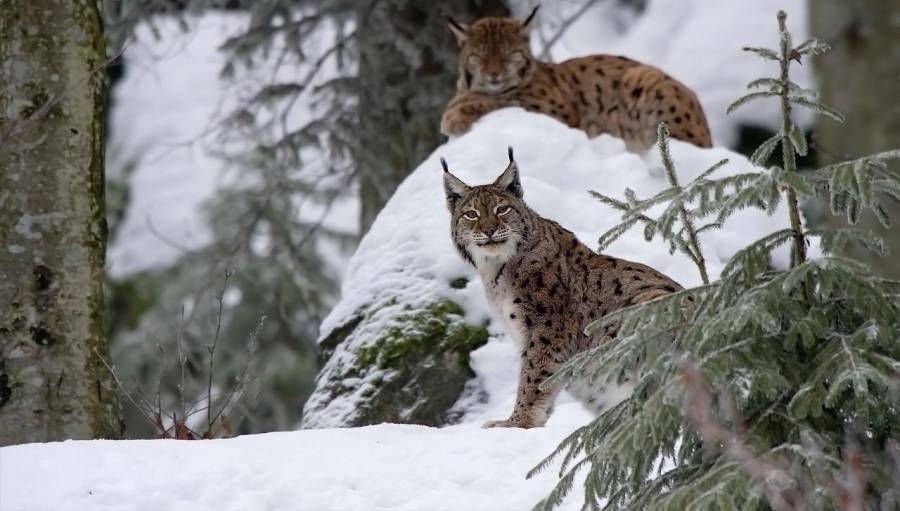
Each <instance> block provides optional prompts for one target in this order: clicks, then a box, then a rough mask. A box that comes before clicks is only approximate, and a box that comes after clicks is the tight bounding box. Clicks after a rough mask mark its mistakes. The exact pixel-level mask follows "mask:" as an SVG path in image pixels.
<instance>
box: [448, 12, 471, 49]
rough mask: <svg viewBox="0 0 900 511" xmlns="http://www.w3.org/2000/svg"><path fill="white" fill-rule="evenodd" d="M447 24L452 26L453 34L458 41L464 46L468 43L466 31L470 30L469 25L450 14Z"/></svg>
mask: <svg viewBox="0 0 900 511" xmlns="http://www.w3.org/2000/svg"><path fill="white" fill-rule="evenodd" d="M447 26H448V27H450V31H451V32H453V36H454V37H456V42H457V43H458V44H459V46H460V47H462V46H463V45H464V44H465V43H466V31H467V30H468V27H466V26H465V25H463V24H462V23H459V22H457V21H456V20H455V19H453V18H451V17H450V16H447Z"/></svg>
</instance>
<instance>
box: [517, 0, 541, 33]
mask: <svg viewBox="0 0 900 511" xmlns="http://www.w3.org/2000/svg"><path fill="white" fill-rule="evenodd" d="M540 8H541V4H537V5H536V6H535V7H534V10H532V11H531V14H529V15H528V17H527V18H525V21H523V22H522V28H525V27H527V26H528V24H529V23H531V20H533V19H534V15H535V14H537V12H538V9H540Z"/></svg>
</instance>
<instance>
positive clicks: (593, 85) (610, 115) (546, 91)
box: [441, 8, 712, 151]
mask: <svg viewBox="0 0 900 511" xmlns="http://www.w3.org/2000/svg"><path fill="white" fill-rule="evenodd" d="M536 12H537V8H535V10H534V11H533V12H532V13H531V15H530V16H528V18H527V19H526V20H525V21H524V22H520V21H518V20H515V19H511V18H484V19H482V20H479V21H478V22H476V23H475V24H473V25H472V26H469V27H466V26H464V25H460V24H459V23H457V22H455V21H453V19H452V18H448V22H449V25H450V29H451V30H452V31H453V33H454V34H455V35H456V38H457V40H458V42H459V44H460V55H459V80H458V81H457V85H456V96H455V97H454V98H453V99H452V100H450V103H449V104H448V105H447V108H446V109H445V110H444V116H443V119H441V132H442V133H443V134H445V135H448V136H454V135H460V134H462V133H465V132H466V131H468V130H469V128H470V127H471V126H472V123H473V122H475V121H476V120H477V119H479V118H480V117H481V116H483V115H485V114H487V113H488V112H492V111H494V110H497V109H499V108H504V107H508V106H519V107H522V108H525V109H526V110H530V111H532V112H540V113H544V114H547V115H549V116H551V117H554V118H556V119H558V120H559V121H561V122H564V123H566V124H568V125H569V126H571V127H573V128H579V129H581V130H584V131H585V132H587V134H588V136H590V137H594V136H597V135H600V134H602V133H608V134H610V135H613V136H616V137H620V138H622V139H623V140H625V144H626V146H627V147H628V149H629V150H630V151H641V150H644V149H647V148H648V147H650V146H652V145H653V144H654V143H655V142H656V126H657V125H658V124H659V123H660V122H665V123H667V124H668V125H669V130H670V131H671V134H672V136H673V137H675V138H677V139H680V140H683V141H686V142H691V143H693V144H694V145H697V146H699V147H710V146H711V145H712V141H711V138H710V134H709V127H708V126H707V124H706V117H705V116H704V114H703V108H702V107H701V106H700V102H699V101H698V100H697V96H696V95H695V94H694V93H693V92H692V91H691V90H690V89H688V88H687V87H686V86H685V85H684V84H682V83H681V82H679V81H678V80H675V79H674V78H672V77H671V76H668V75H666V74H665V73H663V72H662V71H660V70H659V69H657V68H655V67H652V66H648V65H645V64H641V63H639V62H636V61H634V60H631V59H628V58H625V57H619V56H613V55H592V56H589V57H581V58H575V59H570V60H567V61H565V62H561V63H559V64H553V63H549V62H541V61H540V60H537V59H536V58H535V57H534V56H533V55H532V54H531V50H530V48H529V45H528V25H529V23H530V22H531V20H532V18H533V17H534V15H535V13H536Z"/></svg>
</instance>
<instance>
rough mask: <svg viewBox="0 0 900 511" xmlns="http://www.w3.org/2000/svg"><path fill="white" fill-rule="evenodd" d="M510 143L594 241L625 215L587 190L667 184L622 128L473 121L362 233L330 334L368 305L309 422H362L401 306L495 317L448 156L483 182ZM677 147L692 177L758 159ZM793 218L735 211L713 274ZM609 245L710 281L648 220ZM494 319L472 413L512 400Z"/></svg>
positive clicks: (468, 404)
mask: <svg viewBox="0 0 900 511" xmlns="http://www.w3.org/2000/svg"><path fill="white" fill-rule="evenodd" d="M507 146H512V147H513V148H514V149H515V154H516V160H517V162H518V163H519V168H520V172H521V178H522V185H523V187H524V190H525V201H526V203H528V205H529V206H531V208H532V209H534V210H535V211H536V212H537V213H539V214H541V215H543V216H545V217H547V218H550V219H552V220H556V221H558V222H559V223H560V224H562V225H563V226H564V227H566V228H567V229H569V230H571V231H573V232H574V233H575V234H576V235H577V236H578V238H579V239H580V240H582V242H584V243H586V244H587V245H588V246H593V247H595V246H596V241H595V240H597V239H598V237H599V236H600V234H601V233H603V232H605V231H606V230H608V229H610V228H611V227H613V226H614V225H615V224H616V223H617V222H618V220H619V218H620V215H619V214H617V213H615V212H614V211H613V210H612V209H611V208H609V207H607V206H604V205H602V204H601V203H599V202H598V201H596V200H595V199H593V198H591V197H590V196H589V194H588V193H587V191H588V190H591V189H592V190H597V191H600V192H603V193H605V194H608V195H613V196H618V197H621V196H622V193H623V190H624V189H625V188H626V187H628V188H631V189H632V190H634V191H635V192H636V193H637V195H638V196H639V197H648V196H650V195H651V194H654V193H656V192H658V191H660V190H662V189H664V188H665V187H666V186H667V185H666V181H665V177H664V173H663V170H662V166H661V163H660V160H659V155H658V153H657V152H656V151H655V150H654V151H650V152H649V153H648V154H646V155H636V154H631V153H628V152H626V151H625V147H624V144H623V143H622V141H621V140H619V139H616V138H613V137H609V136H601V137H598V138H594V139H589V138H588V137H587V136H586V135H585V134H584V133H583V132H582V131H580V130H575V129H571V128H569V127H567V126H565V125H563V124H562V123H559V122H557V121H556V120H554V119H551V118H550V117H548V116H544V115H540V114H534V113H529V112H526V111H524V110H522V109H519V108H510V109H504V110H500V111H497V112H494V113H491V114H489V115H487V116H485V117H484V118H482V119H481V120H479V121H478V122H477V123H476V124H475V126H474V128H473V129H472V131H470V132H469V133H467V134H466V135H464V136H462V137H459V138H457V139H455V140H452V141H450V142H448V143H447V144H445V145H443V146H441V147H439V148H438V149H437V150H436V151H435V152H434V153H433V154H432V155H431V156H429V158H428V159H426V160H425V161H424V162H423V163H422V164H421V165H420V166H419V167H418V168H417V169H416V170H415V171H414V172H413V173H412V174H411V175H410V176H409V177H408V178H407V179H406V181H404V182H403V184H401V186H400V187H399V188H398V189H397V192H396V193H395V194H394V196H393V197H392V198H391V200H390V201H389V202H388V204H387V205H386V207H385V208H384V209H383V210H382V212H381V213H380V214H379V216H378V218H377V219H376V221H375V223H374V225H373V226H372V228H371V230H370V231H369V233H368V234H367V235H366V237H365V238H364V239H363V240H362V242H361V244H360V246H359V249H358V250H357V252H356V254H355V255H354V256H353V258H352V259H351V261H350V264H349V267H348V268H347V272H346V276H345V279H344V282H343V286H342V298H341V300H340V302H339V303H338V304H337V306H336V307H335V308H334V309H333V310H332V312H331V314H330V315H329V316H328V317H327V318H326V319H325V321H324V323H323V324H322V329H321V332H322V339H329V338H330V336H331V334H332V332H335V331H338V330H339V329H341V328H346V325H348V324H354V323H356V322H358V321H359V318H360V317H361V316H360V315H361V311H369V312H365V313H364V315H365V319H364V320H362V323H361V324H359V325H358V326H356V327H355V330H354V332H353V334H352V335H350V336H349V337H347V338H346V340H345V341H343V342H342V343H340V344H338V345H337V346H328V347H327V349H328V350H332V349H333V350H334V354H333V355H332V356H331V357H330V358H329V359H328V361H327V363H326V365H325V366H324V368H323V369H322V371H321V372H320V375H319V379H318V380H317V384H318V387H317V390H316V392H314V394H313V396H312V397H311V398H310V400H309V401H308V402H307V405H306V408H305V410H304V419H303V420H304V426H306V427H339V426H346V425H352V424H355V423H354V422H353V420H352V419H353V417H354V414H356V413H357V411H358V410H360V409H363V408H365V407H366V406H368V403H367V399H368V397H369V396H370V395H371V393H372V392H373V389H374V388H377V386H378V385H379V382H380V381H382V380H383V379H384V378H385V372H384V370H380V369H377V368H376V369H371V368H367V367H363V365H362V364H360V363H359V356H358V354H359V353H360V351H361V350H365V349H367V348H369V347H370V346H371V345H372V343H373V342H374V340H375V339H376V338H378V336H379V335H380V334H381V332H384V331H385V330H388V329H389V328H391V322H392V321H393V320H394V319H395V318H396V317H397V314H399V313H400V311H416V310H423V309H424V308H425V307H427V306H428V305H429V304H433V303H436V302H441V301H446V300H449V301H451V302H453V303H455V304H458V305H459V306H460V307H461V308H462V309H463V310H464V312H465V318H466V320H467V321H469V322H470V323H471V324H473V325H479V324H483V323H484V322H486V321H489V309H488V306H487V302H486V299H485V297H484V289H483V287H482V284H481V282H480V281H479V279H478V277H477V274H476V273H475V271H474V269H473V268H471V267H469V266H467V265H466V264H465V263H463V262H462V260H461V259H460V258H459V256H458V254H457V253H456V251H455V250H454V248H453V246H452V244H451V241H450V235H449V212H448V211H447V209H446V206H445V202H444V200H445V199H444V192H443V187H442V184H441V183H442V181H441V180H442V175H441V174H442V173H441V166H440V163H439V157H444V158H445V159H446V160H447V162H448V163H449V165H450V168H451V170H453V172H454V173H455V174H456V175H457V176H458V177H459V178H460V179H462V180H464V181H465V182H466V183H469V184H473V185H474V184H483V183H488V182H491V181H493V180H494V179H495V178H496V177H497V176H498V175H499V174H500V173H501V172H502V170H503V169H504V168H505V166H506V164H507V156H506V147H507ZM671 149H672V155H673V158H674V161H675V164H676V166H677V169H678V173H679V178H680V180H681V182H682V183H687V182H688V181H689V180H691V179H693V178H694V177H695V176H697V175H698V174H699V173H700V172H702V171H704V170H706V169H707V168H709V167H710V166H712V165H713V164H714V163H716V162H718V161H719V160H722V159H726V158H727V159H729V160H730V163H728V164H727V165H725V166H724V167H723V168H722V169H720V170H719V171H718V174H717V175H718V176H725V175H729V174H734V173H739V172H746V171H748V170H750V169H751V164H750V163H749V162H748V161H747V159H746V158H744V157H743V156H741V155H739V154H736V153H734V152H731V151H729V150H727V149H721V148H713V149H699V148H697V147H694V146H693V145H690V144H686V143H682V142H678V141H672V143H671ZM787 225H788V215H787V211H786V210H784V209H782V210H778V211H776V213H775V214H774V215H773V216H766V215H765V214H764V213H762V212H759V211H752V210H746V211H743V212H740V213H738V214H736V215H734V216H733V217H731V218H730V219H729V221H728V223H727V224H726V225H725V226H724V228H723V229H721V230H720V231H707V232H706V233H704V235H703V236H702V237H701V241H702V243H703V246H704V248H705V255H706V259H707V264H708V270H709V272H710V276H711V277H713V278H714V277H716V276H717V275H718V274H719V272H720V271H721V269H722V268H723V266H724V264H725V263H726V262H727V260H728V258H730V257H731V256H732V255H733V254H734V253H735V252H736V251H738V250H739V249H740V248H742V247H743V246H744V245H745V244H746V243H747V242H748V241H750V240H753V239H756V238H760V237H763V236H765V235H767V234H769V233H771V232H773V231H775V230H777V229H781V228H784V227H786V226H787ZM606 253H608V254H610V255H613V256H616V257H621V258H625V259H629V260H633V261H638V262H641V263H645V264H648V265H650V266H652V267H654V268H656V269H658V270H659V271H662V272H663V273H665V274H667V275H669V276H670V277H672V278H674V279H675V280H677V281H678V282H680V283H681V284H682V285H684V286H694V285H697V284H699V283H700V277H699V276H698V273H697V270H696V268H695V267H694V265H693V264H692V263H691V261H690V260H689V259H688V258H687V257H685V256H683V255H681V254H675V255H670V254H669V251H668V248H667V245H666V244H665V243H663V242H662V241H659V240H656V241H654V242H652V243H647V242H646V241H645V240H644V238H643V231H642V229H636V230H634V231H632V232H629V233H627V234H626V235H624V236H623V237H622V238H621V239H620V240H618V241H617V242H616V243H615V244H614V245H613V246H612V247H610V249H609V250H607V252H606ZM787 262H788V253H787V249H785V250H784V251H782V252H779V253H778V255H777V260H776V261H774V263H775V264H776V265H780V266H785V265H786V264H787ZM459 283H462V285H460V284H459ZM372 311H374V312H372ZM489 331H490V333H491V334H492V335H491V340H490V341H489V342H488V343H487V345H485V346H484V347H482V348H480V349H478V350H476V351H474V352H473V353H472V354H471V367H472V368H473V369H474V371H475V374H476V378H475V380H474V382H473V384H472V385H470V389H469V390H470V392H469V393H468V394H467V395H466V396H464V397H463V399H462V401H461V402H460V403H458V406H457V408H458V409H459V410H461V411H462V412H464V413H465V417H464V418H463V420H465V421H480V420H482V419H487V418H490V419H497V418H505V417H506V416H508V414H509V412H510V410H511V409H512V403H513V397H514V394H515V385H516V367H517V364H518V362H517V356H516V348H515V346H513V343H512V341H511V340H508V339H507V338H506V336H505V334H504V332H503V331H502V330H499V329H497V328H496V327H494V326H490V327H489ZM335 385H339V386H340V387H341V391H340V392H334V391H333V389H334V386H335ZM326 389H328V391H326ZM485 394H486V396H485Z"/></svg>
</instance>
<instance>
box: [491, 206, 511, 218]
mask: <svg viewBox="0 0 900 511" xmlns="http://www.w3.org/2000/svg"><path fill="white" fill-rule="evenodd" d="M510 211H512V208H511V207H509V206H507V205H506V204H504V205H502V206H497V209H495V210H494V212H495V213H497V216H503V215H505V214H507V213H509V212H510Z"/></svg>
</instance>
